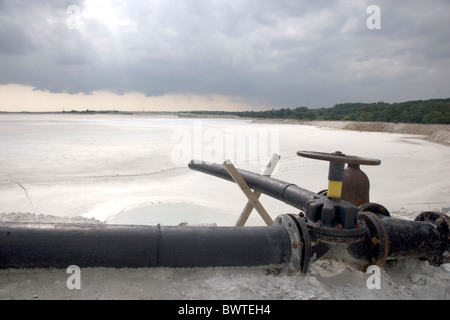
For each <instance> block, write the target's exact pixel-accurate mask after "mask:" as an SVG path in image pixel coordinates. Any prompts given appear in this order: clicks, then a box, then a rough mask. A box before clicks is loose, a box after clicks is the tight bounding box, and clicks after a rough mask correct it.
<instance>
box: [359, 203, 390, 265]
mask: <svg viewBox="0 0 450 320" xmlns="http://www.w3.org/2000/svg"><path fill="white" fill-rule="evenodd" d="M359 219H361V220H363V221H364V222H365V223H366V226H367V228H368V229H369V235H370V241H369V244H370V245H369V249H368V250H367V255H366V258H367V260H368V262H369V264H374V265H377V266H380V267H381V266H382V265H383V264H384V263H385V262H386V259H387V256H388V254H389V237H388V233H387V231H386V229H385V227H384V224H383V221H382V220H381V218H380V217H379V216H378V215H377V214H375V213H373V212H369V211H363V212H360V213H359Z"/></svg>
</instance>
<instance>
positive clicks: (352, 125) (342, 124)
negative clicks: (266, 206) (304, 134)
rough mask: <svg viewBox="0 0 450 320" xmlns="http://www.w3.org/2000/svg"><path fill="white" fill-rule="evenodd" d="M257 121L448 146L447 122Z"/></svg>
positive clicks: (449, 130)
mask: <svg viewBox="0 0 450 320" xmlns="http://www.w3.org/2000/svg"><path fill="white" fill-rule="evenodd" d="M254 121H257V122H271V123H286V124H295V123H298V124H303V125H313V126H317V127H325V128H334V129H342V130H354V131H372V132H389V133H398V134H412V135H417V136H418V137H417V138H421V139H425V140H427V141H431V142H435V143H439V144H442V145H446V146H450V125H448V124H417V123H390V122H357V121H300V120H291V119H286V120H277V119H257V120H254Z"/></svg>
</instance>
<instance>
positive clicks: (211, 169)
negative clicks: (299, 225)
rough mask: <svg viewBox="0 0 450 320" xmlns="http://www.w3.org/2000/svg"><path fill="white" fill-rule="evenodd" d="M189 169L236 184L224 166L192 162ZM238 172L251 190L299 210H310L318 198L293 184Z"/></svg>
mask: <svg viewBox="0 0 450 320" xmlns="http://www.w3.org/2000/svg"><path fill="white" fill-rule="evenodd" d="M189 168H190V169H192V170H195V171H199V172H202V173H207V174H210V175H212V176H215V177H218V178H222V179H225V180H228V181H231V182H234V180H233V178H232V177H231V176H230V174H229V173H228V171H227V170H226V168H225V167H224V166H223V165H219V164H215V163H208V162H204V161H199V160H192V161H191V162H190V163H189ZM237 170H238V172H239V174H240V175H241V176H242V178H243V179H244V180H245V182H246V183H247V185H248V186H249V187H250V188H251V189H253V190H256V191H258V192H261V193H264V194H266V195H268V196H270V197H272V198H275V199H278V200H280V201H283V202H284V203H287V204H289V205H291V206H293V207H295V208H297V209H300V210H303V211H306V210H307V209H308V203H309V201H311V200H313V199H314V198H315V197H317V194H316V193H314V192H311V191H309V190H306V189H303V188H300V187H299V186H297V185H295V184H293V183H288V182H284V181H281V180H278V179H274V178H271V177H268V176H264V175H259V174H257V173H253V172H250V171H246V170H242V169H237Z"/></svg>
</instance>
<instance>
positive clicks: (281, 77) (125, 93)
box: [0, 0, 450, 111]
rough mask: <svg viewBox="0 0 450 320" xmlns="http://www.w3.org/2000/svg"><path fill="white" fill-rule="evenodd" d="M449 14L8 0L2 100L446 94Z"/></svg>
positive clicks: (243, 1)
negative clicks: (369, 26)
mask: <svg viewBox="0 0 450 320" xmlns="http://www.w3.org/2000/svg"><path fill="white" fill-rule="evenodd" d="M370 5H377V6H378V7H379V8H380V14H379V16H378V15H377V13H376V11H370V12H369V13H368V12H367V8H368V7H369V6H370ZM449 12H450V1H448V0H432V1H424V0H417V1H416V0H407V1H406V0H404V1H399V0H397V1H392V0H391V1H384V0H383V1H380V0H374V1H372V0H371V1H356V0H354V1H331V0H330V1H328V0H327V1H322V0H321V1H312V0H310V1H299V0H280V1H275V0H238V1H234V0H208V1H206V0H161V1H158V0H156V1H154V0H151V1H144V0H124V1H119V0H116V1H113V0H111V1H108V0H96V1H77V0H63V1H62V0H54V1H44V0H29V1H25V0H0V110H9V111H12V110H20V111H22V110H28V111H37V110H57V111H61V110H62V109H65V110H66V111H67V110H69V109H80V110H82V109H86V108H90V109H122V110H138V111H139V110H164V109H167V110H186V109H188V110H193V109H209V110H219V109H220V110H225V109H228V110H230V109H243V110H248V109H255V110H256V109H271V108H281V107H291V108H294V107H298V106H307V107H309V108H320V107H332V106H333V105H334V104H336V103H343V102H377V101H384V102H402V101H408V100H416V99H430V98H448V97H450V22H449V21H450V18H449ZM378 18H379V19H378ZM368 20H369V25H371V28H368V26H367V22H368ZM370 23H371V24H370ZM377 24H378V25H377ZM377 26H379V27H381V29H377V28H374V27H377Z"/></svg>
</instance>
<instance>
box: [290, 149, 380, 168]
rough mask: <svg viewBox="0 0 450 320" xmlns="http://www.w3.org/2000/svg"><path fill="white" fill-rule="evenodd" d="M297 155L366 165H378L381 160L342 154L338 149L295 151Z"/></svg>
mask: <svg viewBox="0 0 450 320" xmlns="http://www.w3.org/2000/svg"><path fill="white" fill-rule="evenodd" d="M297 155H299V156H300V157H305V158H311V159H317V160H326V161H330V162H338V163H348V164H362V165H368V166H378V165H380V164H381V161H380V160H378V159H371V158H361V157H356V156H348V155H345V154H343V153H342V152H340V151H336V152H333V153H325V152H315V151H297Z"/></svg>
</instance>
